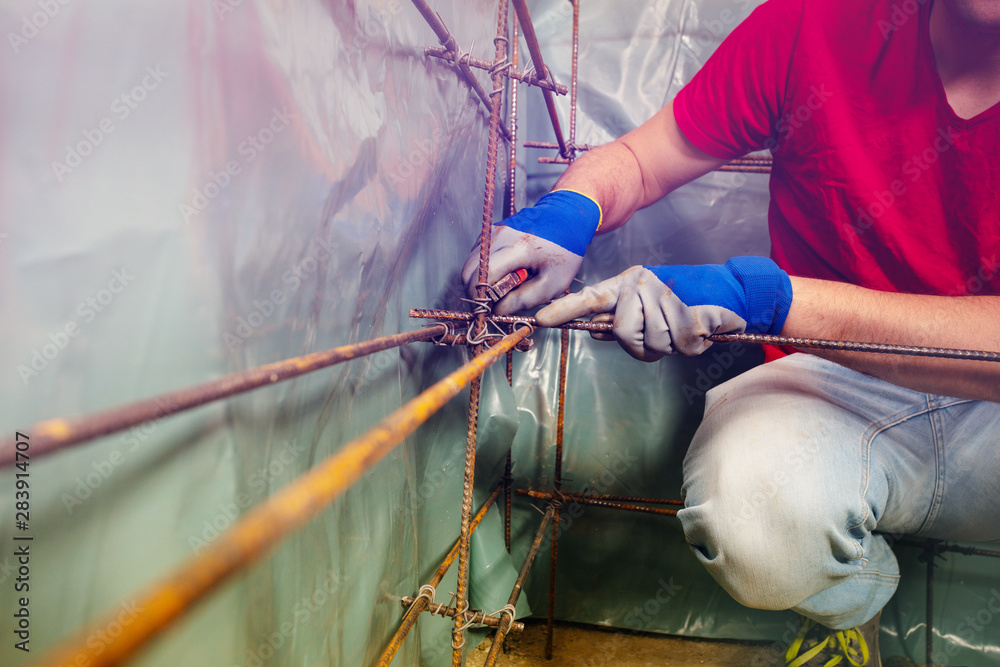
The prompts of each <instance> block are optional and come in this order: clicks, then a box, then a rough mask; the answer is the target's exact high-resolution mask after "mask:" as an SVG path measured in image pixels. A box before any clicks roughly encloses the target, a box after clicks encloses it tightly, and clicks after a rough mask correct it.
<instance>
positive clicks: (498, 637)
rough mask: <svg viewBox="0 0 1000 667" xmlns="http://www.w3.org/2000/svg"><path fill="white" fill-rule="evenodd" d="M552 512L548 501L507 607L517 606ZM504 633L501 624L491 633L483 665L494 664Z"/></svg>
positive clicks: (552, 509) (511, 617)
mask: <svg viewBox="0 0 1000 667" xmlns="http://www.w3.org/2000/svg"><path fill="white" fill-rule="evenodd" d="M554 513H555V507H554V506H553V504H552V503H550V504H549V507H548V509H546V510H545V516H543V517H542V523H541V525H539V526H538V531H537V532H536V533H535V539H534V540H532V541H531V548H530V549H528V555H527V556H525V557H524V562H523V563H521V570H520V571H519V572H518V574H517V581H515V582H514V589H513V590H512V591H511V592H510V597H509V598H507V607H508V608H514V607H516V606H517V599H518V598H519V597H520V595H521V589H522V588H524V582H525V581H526V580H527V579H528V572H529V571H530V570H531V564H532V563H533V562H534V561H535V556H536V555H538V550H539V548H541V546H542V539H544V537H545V531H546V529H547V528H548V526H549V523H550V522H551V521H552V516H553V514H554ZM501 611H502V610H501ZM508 615H509V616H510V620H511V622H513V621H514V614H513V612H510V613H509V614H508ZM506 635H507V629H505V628H504V626H502V625H501V626H500V627H499V628H497V633H496V634H495V635H493V643H492V644H490V651H489V653H487V654H486V662H484V663H483V667H493V665H495V664H496V660H497V656H498V655H499V654H500V647H501V646H502V645H503V639H504V637H505V636H506Z"/></svg>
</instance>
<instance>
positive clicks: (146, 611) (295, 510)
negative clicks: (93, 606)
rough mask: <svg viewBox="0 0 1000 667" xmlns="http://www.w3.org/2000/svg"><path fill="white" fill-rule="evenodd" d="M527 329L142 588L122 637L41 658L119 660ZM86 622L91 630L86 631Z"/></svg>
mask: <svg viewBox="0 0 1000 667" xmlns="http://www.w3.org/2000/svg"><path fill="white" fill-rule="evenodd" d="M530 333H531V332H530V329H529V328H527V327H522V328H519V329H518V330H517V331H515V332H514V333H512V334H509V335H508V336H505V337H504V339H503V342H501V343H500V344H498V345H495V346H494V347H492V348H490V349H489V350H487V351H486V352H484V353H483V354H481V355H479V356H477V357H475V358H473V359H471V360H470V361H469V362H467V363H466V364H463V365H462V366H461V367H460V368H458V369H457V370H455V371H454V372H452V373H450V374H449V375H448V376H447V377H445V378H444V379H442V380H440V381H438V382H436V383H435V384H434V385H433V386H431V387H430V388H429V389H427V390H425V391H423V392H421V393H420V394H419V395H418V396H416V397H415V398H413V399H412V400H410V401H408V402H407V403H406V404H405V405H403V406H402V407H400V408H399V409H397V410H396V411H394V412H393V413H392V414H390V415H389V416H388V417H386V418H385V419H383V420H382V421H381V422H379V423H378V424H377V425H376V426H375V427H374V428H372V429H371V430H370V431H368V432H367V433H365V434H363V435H361V436H360V437H358V438H355V439H354V440H352V441H351V442H350V443H348V444H347V445H345V446H344V447H342V448H341V449H340V451H338V452H337V453H336V454H333V455H332V456H330V457H329V458H327V459H326V460H325V461H323V462H321V463H320V464H318V465H317V466H316V467H314V468H313V469H312V470H310V471H309V472H307V473H304V474H303V475H301V476H300V477H299V478H297V479H296V480H294V481H293V482H291V483H289V484H288V485H287V486H285V487H284V488H282V489H281V490H280V491H278V492H277V493H275V494H274V495H273V496H271V497H270V498H268V499H267V500H265V501H263V502H262V503H261V504H260V505H258V506H257V507H255V508H254V509H253V510H251V511H250V512H249V513H247V514H246V515H244V516H243V517H241V518H240V519H239V520H238V521H236V523H235V524H234V525H233V527H232V528H230V529H229V530H227V531H226V532H224V533H223V534H222V535H220V536H219V537H218V538H217V539H216V540H215V541H214V542H212V543H211V544H209V545H208V546H207V547H206V548H205V549H204V550H203V551H202V552H201V553H200V554H199V555H197V556H195V557H193V558H191V559H189V560H187V561H186V562H185V563H183V564H182V565H181V566H180V567H178V568H177V569H176V570H174V572H173V573H172V574H170V575H169V576H168V577H166V578H165V579H164V580H162V581H160V582H159V583H157V584H155V585H154V586H152V587H150V588H149V589H147V590H146V591H145V592H143V593H140V594H139V595H138V596H137V602H136V604H135V607H136V608H137V609H140V610H141V611H140V612H139V613H138V615H137V616H136V618H135V619H133V622H132V623H130V624H129V625H127V626H125V627H124V628H123V630H122V632H121V634H119V635H118V636H117V637H114V638H109V640H108V641H106V642H101V643H99V644H95V643H94V642H93V641H90V640H89V639H88V637H91V638H92V637H93V636H94V635H93V632H102V630H100V628H105V627H108V625H109V624H111V623H114V622H115V620H114V617H113V616H112V617H110V618H106V619H103V620H102V621H101V622H100V623H98V624H96V625H95V626H94V627H92V628H88V629H85V630H84V631H83V632H81V633H80V635H79V637H78V638H77V639H74V640H72V641H71V642H69V643H67V644H65V645H64V646H62V647H59V648H56V649H55V650H54V651H53V652H52V653H51V654H50V655H49V656H48V659H47V660H44V661H43V662H42V663H41V665H45V666H56V665H64V664H89V665H91V666H92V667H104V666H105V665H117V664H121V662H123V661H124V660H126V659H127V658H129V657H130V656H132V655H133V654H134V653H135V652H136V651H137V650H139V648H141V647H142V646H143V645H145V644H146V643H147V642H148V641H149V640H151V639H153V638H154V637H156V636H157V635H159V634H160V633H162V632H163V631H164V630H166V629H167V628H168V627H170V625H172V624H173V622H174V621H176V620H177V619H178V618H180V617H181V615H183V614H184V613H185V612H186V611H188V610H189V609H190V608H191V607H192V606H193V605H194V604H195V603H197V602H199V601H200V600H201V599H202V598H204V597H205V596H206V595H207V594H208V593H210V592H212V591H213V590H215V589H217V588H218V587H219V586H220V585H221V584H222V583H223V582H225V581H227V580H228V579H229V578H230V577H232V576H233V575H234V574H236V573H237V572H239V571H241V570H243V569H245V568H247V567H248V566H250V565H252V564H253V563H255V562H257V561H259V560H261V559H262V558H264V557H265V556H266V555H268V554H270V553H271V552H272V551H273V550H274V549H275V548H277V546H278V545H279V544H280V543H281V542H282V540H284V538H286V537H288V535H290V534H291V533H292V532H294V531H296V530H298V529H300V528H302V527H303V526H304V525H305V524H306V523H307V522H309V521H310V520H311V519H312V518H314V517H315V516H316V515H317V514H319V513H320V512H321V511H322V510H323V509H325V508H326V507H327V506H329V505H330V503H332V502H333V501H334V500H336V499H337V498H338V497H340V495H341V494H343V493H344V491H346V490H347V489H348V488H349V487H350V486H351V485H352V484H353V483H354V482H356V481H358V480H359V479H360V478H361V477H362V476H363V475H364V474H365V472H367V471H368V470H370V469H371V468H372V467H373V466H375V464H376V463H378V462H379V461H381V460H382V458H383V457H385V456H386V455H387V454H388V453H389V452H391V451H392V450H393V449H395V448H396V446H397V445H399V443H401V442H402V441H403V440H404V439H405V438H406V436H408V435H409V434H410V433H412V432H413V431H415V430H416V429H417V427H418V426H420V425H421V424H422V423H424V422H425V421H427V419H428V418H430V416H431V415H433V414H434V413H435V412H437V411H438V410H439V409H441V407H442V406H444V405H445V404H446V403H447V402H448V401H449V400H450V399H452V398H453V397H454V396H455V395H457V394H458V393H459V392H460V391H461V390H462V388H463V387H465V386H466V385H468V384H469V383H470V382H471V381H472V379H473V378H477V377H480V376H481V375H482V373H483V372H484V371H485V370H486V369H487V368H489V366H490V365H492V364H494V363H495V362H496V361H498V360H499V359H500V358H501V357H502V356H503V355H504V354H505V353H506V352H507V350H509V349H510V348H512V347H514V345H516V344H517V342H518V341H519V340H521V339H522V338H524V337H525V336H527V335H529V334H530ZM88 630H89V631H88Z"/></svg>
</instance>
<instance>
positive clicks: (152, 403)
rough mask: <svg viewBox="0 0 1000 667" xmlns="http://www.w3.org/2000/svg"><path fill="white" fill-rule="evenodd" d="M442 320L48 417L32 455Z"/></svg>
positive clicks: (387, 343) (6, 454) (330, 361)
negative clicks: (155, 393)
mask: <svg viewBox="0 0 1000 667" xmlns="http://www.w3.org/2000/svg"><path fill="white" fill-rule="evenodd" d="M446 332H447V327H445V326H434V327H427V328H424V329H419V330H417V331H408V332H405V333H400V334H395V335H392V336H384V337H382V338H374V339H372V340H367V341H364V342H361V343H356V344H354V345H344V346H342V347H335V348H333V349H332V350H326V351H325V352H313V353H312V354H307V355H304V356H301V357H294V358H292V359H285V360H283V361H276V362H274V363H271V364H265V365H264V366H258V367H257V368H251V369H248V370H245V371H240V372H239V373H231V374H229V375H226V376H223V377H221V378H218V379H217V380H211V381H209V382H205V383H202V384H199V385H195V386H193V387H185V388H184V389H178V390H176V391H172V392H168V393H166V394H160V395H159V396H154V397H152V398H147V399H144V400H141V401H136V402H135V403H127V404H125V405H121V406H118V407H115V408H111V409H109V410H104V411H103V412H98V413H95V414H92V415H85V416H82V417H75V418H69V419H50V420H48V421H44V422H39V423H37V424H35V425H34V426H31V427H29V428H28V429H27V433H30V434H31V457H32V459H34V458H36V457H41V456H45V455H47V454H51V453H53V452H55V451H58V450H60V449H63V448H65V447H69V446H71V445H78V444H82V443H84V442H87V441H88V440H93V439H94V438H98V437H101V436H105V435H110V434H112V433H117V432H119V431H123V430H125V429H127V428H131V427H133V426H138V425H140V424H144V423H146V422H150V421H154V420H157V419H161V418H163V417H167V416H169V415H173V414H177V413H178V412H183V411H185V410H190V409H192V408H196V407H199V406H202V405H205V404H206V403H211V402H212V401H218V400H220V399H223V398H229V397H230V396H234V395H236V394H242V393H244V392H247V391H251V390H253V389H258V388H260V387H264V386H267V385H271V384H274V383H275V382H281V381H283V380H290V379H292V378H296V377H299V376H300V375H305V374H306V373H312V372H313V371H318V370H320V369H323V368H327V367H329V366H333V365H335V364H339V363H343V362H345V361H350V360H351V359H356V358H358V357H363V356H365V355H369V354H372V353H374V352H380V351H382V350H388V349H391V348H394V347H399V346H401V345H406V344H407V343H412V342H415V341H426V340H431V339H433V338H436V337H438V336H442V335H444V334H445V333H446ZM15 442H16V440H15V438H14V437H9V438H7V439H6V440H4V442H3V444H0V466H6V465H10V464H11V463H13V461H14V459H15V451H14V446H15Z"/></svg>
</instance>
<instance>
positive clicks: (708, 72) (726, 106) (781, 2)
mask: <svg viewBox="0 0 1000 667" xmlns="http://www.w3.org/2000/svg"><path fill="white" fill-rule="evenodd" d="M803 11H804V8H803V0H768V2H765V3H764V4H762V5H761V6H759V7H758V8H757V9H755V10H754V11H753V13H751V14H750V16H748V17H747V18H746V20H745V21H743V23H741V24H740V25H738V26H736V28H735V29H734V30H733V32H732V33H731V34H730V35H729V36H728V37H726V39H725V40H724V41H723V42H722V44H721V45H720V46H719V48H718V49H716V51H715V53H713V54H712V56H711V57H710V58H709V59H708V62H706V63H705V66H704V67H702V68H701V70H699V71H698V73H697V74H695V76H694V78H693V79H691V82H690V83H688V84H687V85H686V86H684V88H682V89H681V91H680V92H679V93H677V96H676V97H675V98H674V102H673V110H674V116H675V118H676V119H677V125H678V126H679V127H680V130H681V132H683V133H684V136H685V137H687V138H688V140H689V141H691V143H693V144H694V145H695V146H697V147H698V148H700V149H701V150H703V151H704V152H706V153H708V154H709V155H711V156H713V157H717V158H720V159H725V160H731V159H733V158H737V157H740V156H741V155H745V154H747V153H749V152H751V151H755V150H763V149H772V148H775V147H776V145H777V144H778V142H779V140H780V136H779V128H780V127H781V117H782V101H783V99H784V93H785V88H786V86H787V82H788V75H789V71H790V69H791V60H792V54H793V53H794V50H795V44H796V42H797V41H798V35H799V31H800V27H801V24H802V14H803Z"/></svg>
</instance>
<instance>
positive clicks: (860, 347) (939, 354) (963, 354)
mask: <svg viewBox="0 0 1000 667" xmlns="http://www.w3.org/2000/svg"><path fill="white" fill-rule="evenodd" d="M410 317H418V318H425V319H437V320H451V321H463V322H464V321H468V320H469V319H471V317H472V316H471V315H470V314H469V313H466V312H462V311H456V310H427V309H421V308H411V309H410ZM486 319H488V320H490V321H493V322H496V323H498V324H516V323H518V322H525V323H527V324H530V325H531V326H533V327H539V328H544V327H543V325H541V324H539V323H538V322H537V320H535V318H534V317H528V316H521V315H489V316H487V318H486ZM613 326H614V325H612V324H611V323H610V322H586V321H583V320H573V321H570V322H566V323H565V324H560V325H557V326H555V327H550V328H553V329H575V330H580V331H596V332H603V333H610V332H611V331H612V328H613ZM708 340H710V341H713V342H716V343H751V344H753V345H786V346H789V347H803V348H812V349H819V350H841V351H843V352H869V353H872V354H903V355H909V356H914V357H935V358H939V359H966V360H969V361H1000V352H992V351H989V350H962V349H956V348H947V347H921V346H919V345H896V344H892V343H861V342H857V341H843V340H826V339H822V338H794V337H790V336H770V335H767V334H750V333H732V334H713V335H711V336H709V337H708Z"/></svg>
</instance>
